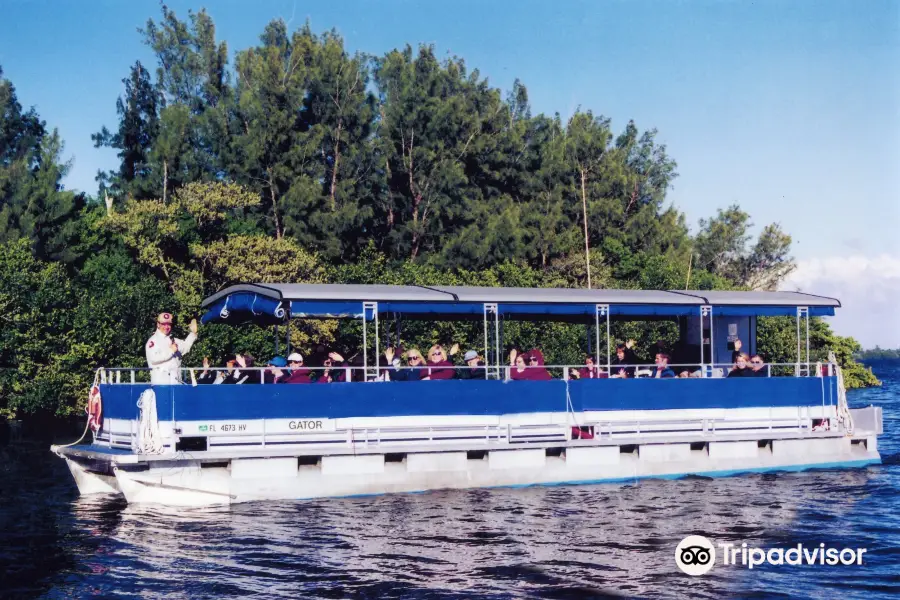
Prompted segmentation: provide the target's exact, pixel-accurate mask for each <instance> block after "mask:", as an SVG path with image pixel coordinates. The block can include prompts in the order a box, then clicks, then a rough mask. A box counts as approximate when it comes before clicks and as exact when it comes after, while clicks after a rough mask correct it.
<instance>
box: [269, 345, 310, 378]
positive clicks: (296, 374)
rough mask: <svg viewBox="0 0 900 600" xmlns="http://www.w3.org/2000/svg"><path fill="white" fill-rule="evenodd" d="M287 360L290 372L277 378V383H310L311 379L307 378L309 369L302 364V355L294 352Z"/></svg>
mask: <svg viewBox="0 0 900 600" xmlns="http://www.w3.org/2000/svg"><path fill="white" fill-rule="evenodd" d="M287 360H288V368H289V369H290V370H291V372H290V374H289V375H287V376H286V377H285V376H282V377H280V378H278V380H277V382H278V383H312V379H310V378H309V374H310V370H309V369H307V368H305V367H304V366H303V355H301V354H300V353H299V352H294V353H292V354H291V355H290V356H288V359H287Z"/></svg>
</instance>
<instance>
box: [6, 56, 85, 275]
mask: <svg viewBox="0 0 900 600" xmlns="http://www.w3.org/2000/svg"><path fill="white" fill-rule="evenodd" d="M62 152H63V143H62V140H61V139H60V137H59V134H58V133H57V131H56V130H55V129H54V130H52V131H49V132H48V131H47V130H46V127H45V124H44V122H43V121H41V120H40V118H39V117H38V115H37V113H36V112H35V110H34V109H33V108H32V109H29V110H28V111H23V110H22V106H21V104H19V101H18V98H17V97H16V91H15V87H14V86H13V84H12V82H10V81H9V80H8V79H4V78H3V70H2V69H0V243H3V242H7V241H15V240H19V239H24V240H28V242H29V243H30V244H31V248H32V250H33V251H34V252H35V255H36V256H38V257H40V258H45V259H51V260H63V261H71V260H73V259H74V256H73V255H72V253H71V252H70V251H69V250H68V246H69V242H70V241H71V239H70V238H71V235H72V225H71V222H72V220H73V219H74V218H75V216H76V215H77V213H78V211H79V210H80V208H81V207H82V206H83V205H84V197H83V196H81V195H76V194H75V193H73V192H70V191H66V190H64V189H63V187H62V183H61V182H62V179H63V177H65V175H66V173H67V171H68V169H69V167H70V165H71V163H70V162H68V161H66V162H64V161H63V160H62V158H61V155H62Z"/></svg>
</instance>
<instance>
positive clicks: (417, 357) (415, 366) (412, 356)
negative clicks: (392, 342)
mask: <svg viewBox="0 0 900 600" xmlns="http://www.w3.org/2000/svg"><path fill="white" fill-rule="evenodd" d="M394 356H395V351H394V349H393V348H390V347H389V348H388V349H387V350H385V351H384V357H385V358H386V359H387V362H388V364H389V365H393V368H388V369H385V372H386V373H387V375H388V377H389V378H390V380H391V381H419V380H420V379H422V376H423V374H426V373H425V370H424V369H423V368H422V355H421V354H420V353H419V350H418V349H416V348H410V349H409V350H407V352H406V364H407V365H408V366H407V367H406V368H402V367H400V359H399V358H397V359H396V360H395V358H394Z"/></svg>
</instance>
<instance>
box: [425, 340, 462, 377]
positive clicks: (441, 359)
mask: <svg viewBox="0 0 900 600" xmlns="http://www.w3.org/2000/svg"><path fill="white" fill-rule="evenodd" d="M425 366H426V367H427V368H426V369H424V370H423V372H422V379H424V380H437V379H453V378H454V377H455V376H456V370H455V369H454V368H453V363H452V362H450V361H449V360H447V352H446V350H444V348H443V347H442V346H441V345H440V344H435V345H434V346H432V347H431V349H430V350H429V351H428V363H427V364H426V365H425Z"/></svg>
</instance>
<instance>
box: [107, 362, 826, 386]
mask: <svg viewBox="0 0 900 600" xmlns="http://www.w3.org/2000/svg"><path fill="white" fill-rule="evenodd" d="M805 367H806V366H805V364H803V363H801V364H800V365H799V366H798V365H797V363H765V364H763V365H762V367H761V368H760V370H762V371H763V372H764V376H765V377H822V376H836V375H837V365H836V364H835V363H833V362H826V363H814V364H811V365H810V367H809V368H808V369H807V368H805ZM497 368H498V366H496V365H494V366H493V367H491V369H497ZM655 368H656V365H654V364H622V365H611V366H607V365H583V364H582V365H571V364H570V365H555V364H552V365H539V366H529V365H526V366H525V367H523V370H525V371H528V370H537V369H544V370H546V371H548V372H549V373H550V374H551V378H552V379H557V380H565V381H570V380H575V379H580V378H581V372H582V371H584V370H586V369H587V370H592V371H594V372H595V373H596V374H597V375H598V378H608V377H611V378H617V373H619V372H620V371H623V370H624V371H626V372H627V373H628V378H645V377H650V376H652V373H653V371H654V369H655ZM665 368H669V369H672V370H673V371H677V374H676V377H675V378H676V379H677V378H695V379H696V378H700V379H717V378H723V377H728V375H729V373H730V372H731V371H732V370H733V369H734V365H733V364H732V363H715V364H709V363H708V364H705V365H701V364H697V363H669V364H667V365H666V366H665ZM301 369H305V370H306V371H308V372H309V374H310V375H311V377H312V378H313V379H314V380H316V381H317V380H318V378H319V377H321V376H323V375H328V376H331V377H333V380H334V381H335V382H337V381H338V380H339V379H342V381H354V382H362V381H363V380H364V379H363V378H365V381H369V382H372V381H391V380H392V373H397V372H401V371H404V370H408V369H418V370H420V371H422V372H428V371H448V370H452V371H453V372H454V377H453V378H454V379H459V375H460V373H463V372H465V371H471V370H472V369H473V368H472V367H469V366H457V365H454V366H443V365H441V366H429V365H428V364H427V363H425V364H424V365H423V366H421V367H419V366H409V365H407V366H401V367H392V366H391V367H387V366H382V367H378V369H377V373H376V372H374V369H373V367H368V368H366V367H362V366H354V367H348V366H340V367H306V366H303V367H301ZM474 369H477V370H480V371H481V373H480V374H479V376H478V378H479V379H480V378H484V379H497V375H496V374H495V373H494V372H492V371H490V370H489V369H488V367H486V366H483V365H479V366H478V367H475V368H474ZM516 369H517V367H515V366H511V365H500V366H499V370H500V377H502V378H503V379H505V380H510V379H512V372H513V371H514V370H516ZM746 369H747V370H751V371H752V370H753V369H752V368H751V367H750V366H747V367H746ZM152 371H153V369H150V368H148V367H115V368H100V369H98V370H97V374H98V378H99V381H100V383H104V384H136V383H148V382H149V381H150V373H151V372H152ZM280 371H281V372H282V375H288V374H290V373H291V371H292V370H291V369H289V368H287V367H283V368H280ZM575 373H578V374H577V375H576V374H575ZM209 374H216V375H218V374H221V375H222V376H223V377H224V376H226V375H229V374H230V375H231V376H232V378H233V379H236V380H237V381H240V382H241V383H245V384H260V385H270V384H272V383H274V382H275V381H274V380H275V372H274V370H273V368H272V367H269V366H266V367H247V368H232V369H229V368H228V367H208V368H204V367H191V368H181V369H179V376H180V378H181V379H180V381H181V382H182V383H185V384H190V385H202V384H203V383H206V382H202V381H201V380H202V379H203V377H204V375H206V376H208V375H209ZM425 376H426V377H427V373H426V374H425ZM760 376H763V375H760ZM242 379H243V381H241V380H242ZM237 381H232V382H229V383H237ZM209 383H212V382H209Z"/></svg>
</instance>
